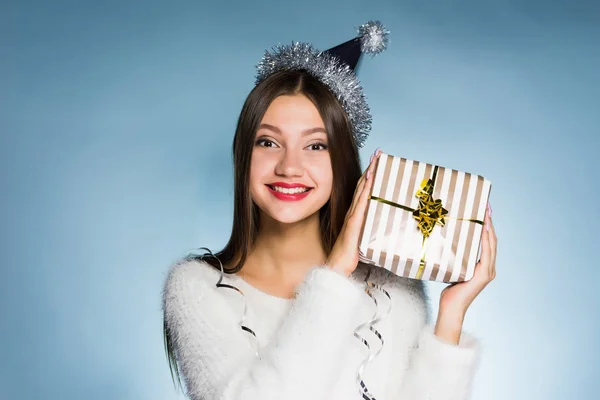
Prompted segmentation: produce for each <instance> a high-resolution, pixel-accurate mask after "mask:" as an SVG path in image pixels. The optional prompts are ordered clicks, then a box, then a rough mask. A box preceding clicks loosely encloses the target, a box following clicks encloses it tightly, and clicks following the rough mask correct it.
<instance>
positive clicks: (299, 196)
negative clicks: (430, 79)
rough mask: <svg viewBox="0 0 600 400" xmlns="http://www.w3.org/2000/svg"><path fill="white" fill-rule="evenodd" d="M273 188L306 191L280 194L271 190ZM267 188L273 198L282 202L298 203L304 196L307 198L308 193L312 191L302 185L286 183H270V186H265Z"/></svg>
mask: <svg viewBox="0 0 600 400" xmlns="http://www.w3.org/2000/svg"><path fill="white" fill-rule="evenodd" d="M275 186H279V187H282V188H286V189H293V188H308V190H307V191H305V192H302V193H290V194H288V193H282V192H278V191H277V190H275V189H273V188H274V187H275ZM267 187H268V188H269V191H270V192H271V194H273V196H275V197H276V198H277V199H279V200H282V201H298V200H302V199H303V198H305V197H306V196H308V194H309V193H310V191H311V190H312V188H310V187H308V186H306V185H303V184H301V183H286V182H274V183H271V184H270V185H267Z"/></svg>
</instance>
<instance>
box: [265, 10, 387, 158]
mask: <svg viewBox="0 0 600 400" xmlns="http://www.w3.org/2000/svg"><path fill="white" fill-rule="evenodd" d="M358 33H359V39H360V42H361V51H362V52H363V53H369V54H372V55H375V54H378V53H380V52H382V51H383V50H385V49H386V47H387V44H388V38H387V36H388V33H389V32H388V31H387V30H386V29H385V28H384V27H383V25H382V24H381V23H380V22H378V21H369V22H367V23H365V24H363V25H361V26H360V27H359V29H358ZM256 68H257V75H256V84H259V83H260V82H261V81H263V80H264V79H265V78H267V77H268V76H270V75H271V74H273V73H274V72H277V71H289V70H305V71H306V72H307V73H309V74H310V75H312V76H314V77H315V78H317V79H318V80H319V81H321V82H322V83H324V84H325V85H326V86H327V87H328V88H329V90H331V92H332V93H333V94H334V95H335V96H336V98H337V99H338V101H339V102H340V103H341V105H342V107H343V108H344V110H345V111H346V114H348V118H349V120H350V124H351V125H352V131H353V134H354V137H355V139H356V144H357V146H358V147H363V145H364V142H365V140H366V138H367V137H368V136H369V132H370V131H371V122H372V117H371V111H370V109H369V105H368V104H367V102H366V98H365V95H364V94H363V90H362V87H361V85H360V82H359V81H358V79H357V77H356V74H355V73H354V71H353V70H352V69H351V68H350V67H349V66H348V65H347V64H345V63H344V62H341V61H340V60H339V59H338V58H337V57H334V56H332V55H330V54H329V53H327V52H324V51H320V50H317V49H315V48H314V47H313V46H312V45H311V44H309V43H301V42H293V43H292V44H291V45H284V46H277V47H275V48H274V49H273V51H272V52H269V51H266V52H265V55H264V57H263V58H262V60H260V62H259V63H258V65H257V67H256Z"/></svg>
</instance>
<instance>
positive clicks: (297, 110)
mask: <svg viewBox="0 0 600 400" xmlns="http://www.w3.org/2000/svg"><path fill="white" fill-rule="evenodd" d="M261 123H265V124H269V125H273V126H276V127H278V128H280V129H281V130H282V131H284V130H296V129H302V130H303V129H307V128H314V127H322V128H324V126H325V125H324V123H323V119H322V118H321V115H320V114H319V110H317V107H315V105H314V104H313V102H312V101H310V100H309V99H308V98H307V97H306V96H304V95H301V94H299V95H284V96H279V97H277V98H276V99H275V100H273V102H272V103H271V104H270V105H269V108H268V109H267V111H266V112H265V115H264V116H263V119H262V121H261Z"/></svg>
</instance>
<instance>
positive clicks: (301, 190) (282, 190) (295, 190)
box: [272, 186, 308, 194]
mask: <svg viewBox="0 0 600 400" xmlns="http://www.w3.org/2000/svg"><path fill="white" fill-rule="evenodd" d="M272 188H273V190H275V191H276V192H280V193H285V194H297V193H304V192H306V191H308V188H304V187H296V188H282V187H279V186H272Z"/></svg>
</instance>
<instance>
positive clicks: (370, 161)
mask: <svg viewBox="0 0 600 400" xmlns="http://www.w3.org/2000/svg"><path fill="white" fill-rule="evenodd" d="M374 156H375V154H371V159H370V160H369V164H370V163H372V162H373V157H374Z"/></svg>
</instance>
